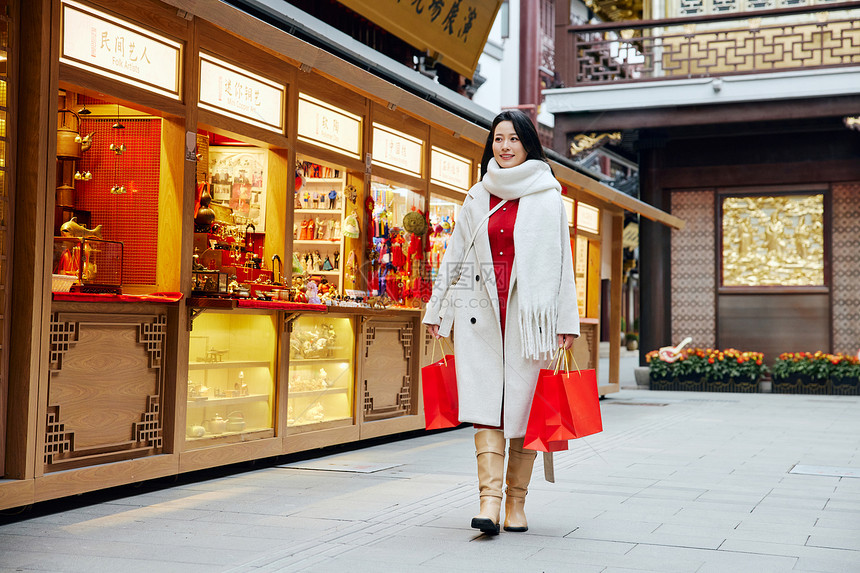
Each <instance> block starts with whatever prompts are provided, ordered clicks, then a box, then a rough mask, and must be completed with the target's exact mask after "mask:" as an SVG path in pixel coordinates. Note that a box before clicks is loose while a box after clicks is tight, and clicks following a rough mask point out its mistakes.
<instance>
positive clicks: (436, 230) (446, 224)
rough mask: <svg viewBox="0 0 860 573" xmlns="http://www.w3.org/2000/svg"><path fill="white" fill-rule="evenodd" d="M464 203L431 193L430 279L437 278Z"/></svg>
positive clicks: (429, 233)
mask: <svg viewBox="0 0 860 573" xmlns="http://www.w3.org/2000/svg"><path fill="white" fill-rule="evenodd" d="M461 206H462V203H461V202H459V201H455V200H453V199H449V198H448V197H443V196H441V195H435V194H432V195H430V214H429V215H430V217H429V221H430V227H429V229H428V231H427V232H428V240H429V243H430V248H429V251H428V253H427V261H428V263H429V265H430V280H431V281H435V280H436V274H437V273H438V272H439V265H440V264H441V263H442V257H443V256H444V255H445V249H447V248H448V241H450V239H451V235H452V233H453V232H454V225H455V223H456V221H457V215H458V214H459V212H460V207H461Z"/></svg>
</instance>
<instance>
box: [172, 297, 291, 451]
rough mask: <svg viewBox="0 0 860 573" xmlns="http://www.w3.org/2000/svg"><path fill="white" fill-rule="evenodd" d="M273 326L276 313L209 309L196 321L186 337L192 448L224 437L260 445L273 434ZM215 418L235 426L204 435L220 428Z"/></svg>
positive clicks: (276, 340) (188, 426)
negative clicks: (230, 421) (187, 339)
mask: <svg viewBox="0 0 860 573" xmlns="http://www.w3.org/2000/svg"><path fill="white" fill-rule="evenodd" d="M231 302H233V303H234V304H238V303H239V301H231ZM249 302H250V301H249ZM231 306H232V305H231ZM278 324H279V321H278V313H272V312H269V313H257V312H235V311H233V310H232V309H229V310H228V309H224V310H222V311H219V310H217V309H215V308H210V309H207V312H204V313H202V314H199V315H198V316H196V318H195V319H194V323H193V325H192V331H191V334H190V336H189V350H188V355H189V357H190V358H191V360H189V362H188V390H187V395H186V416H185V425H186V440H187V441H188V442H190V443H193V444H194V446H192V447H203V446H204V444H206V443H207V442H206V440H207V439H210V438H217V439H219V440H220V439H223V438H225V437H227V436H237V435H241V439H242V440H243V441H245V440H248V439H262V438H264V437H267V436H268V435H269V434H271V433H272V432H273V431H274V420H275V412H274V406H275V404H276V402H277V400H276V399H275V384H276V381H277V376H278V374H277V372H278V343H279V332H278ZM219 358H220V360H219ZM213 359H214V360H213ZM219 417H220V419H221V420H228V421H229V420H233V421H238V422H241V423H240V424H238V425H237V424H235V423H234V424H233V426H232V427H231V426H229V425H228V426H227V427H228V428H229V430H225V431H223V432H212V431H210V430H211V429H221V428H223V426H221V425H220V422H219ZM238 426H241V427H242V429H239V427H238ZM203 433H205V435H202V434H203ZM230 439H231V438H229V437H228V438H227V440H228V441H229V440H230ZM232 439H234V440H235V439H237V438H235V437H233V438H232Z"/></svg>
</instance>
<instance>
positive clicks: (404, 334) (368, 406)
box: [362, 321, 416, 420]
mask: <svg viewBox="0 0 860 573" xmlns="http://www.w3.org/2000/svg"><path fill="white" fill-rule="evenodd" d="M363 338H364V366H363V377H364V380H363V384H362V387H363V390H364V397H363V398H364V399H363V412H364V419H365V420H382V419H385V418H396V417H399V416H405V415H408V414H411V413H413V412H412V404H413V402H414V399H415V386H416V385H415V377H414V375H413V371H414V370H415V361H414V355H413V345H414V326H413V322H412V321H408V322H383V321H378V322H370V323H368V324H366V325H365V326H364V337H363ZM397 346H399V347H400V348H401V350H402V352H400V353H398V352H394V351H393V350H394V348H396V347H397Z"/></svg>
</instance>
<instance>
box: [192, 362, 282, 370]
mask: <svg viewBox="0 0 860 573" xmlns="http://www.w3.org/2000/svg"><path fill="white" fill-rule="evenodd" d="M271 365H272V363H271V362H270V361H268V360H224V361H222V362H189V363H188V369H189V370H216V369H219V368H268V367H269V366H271Z"/></svg>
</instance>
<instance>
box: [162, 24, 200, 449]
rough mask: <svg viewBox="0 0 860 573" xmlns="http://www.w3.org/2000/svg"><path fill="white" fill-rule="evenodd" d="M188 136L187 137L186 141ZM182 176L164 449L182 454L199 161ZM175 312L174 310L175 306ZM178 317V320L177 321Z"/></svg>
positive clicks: (191, 118) (191, 43)
mask: <svg viewBox="0 0 860 573" xmlns="http://www.w3.org/2000/svg"><path fill="white" fill-rule="evenodd" d="M197 28H198V22H197V20H196V19H195V20H193V21H192V22H191V26H190V30H189V32H188V35H189V39H188V43H187V44H186V45H185V52H184V54H183V57H184V60H185V61H184V62H183V64H184V66H183V67H184V69H185V77H184V80H183V85H182V90H183V93H184V94H186V96H185V97H186V106H185V131H186V133H194V134H196V133H197V94H198V93H200V92H199V76H200V70H199V61H200V59H199V58H198V46H199V43H200V40H199V33H198V30H197ZM184 139H185V138H183V141H184ZM184 164H185V169H184V171H183V178H182V191H183V193H182V196H181V198H180V199H181V201H180V210H181V219H180V220H181V224H180V228H181V236H180V241H179V242H180V246H179V261H178V265H179V290H180V291H181V292H182V293H183V294H184V295H185V297H184V298H183V299H182V300H181V301H180V303H179V305H178V306H177V307H176V309H175V315H174V314H169V315H168V318H169V320H168V323H167V339H168V341H170V342H169V343H168V345H167V362H168V364H170V365H173V366H174V368H172V369H168V371H167V376H166V377H165V389H164V391H165V396H166V397H167V399H166V400H165V407H164V413H163V415H164V420H165V424H164V425H165V437H164V452H165V453H178V452H181V451H182V446H183V444H184V443H185V412H186V407H187V402H186V400H187V398H186V396H187V395H188V336H189V334H190V332H189V330H190V326H189V320H188V318H187V317H188V309H187V307H186V306H185V305H186V301H187V300H188V297H189V296H191V280H190V277H191V260H192V259H191V257H192V255H193V254H194V195H195V193H196V191H197V164H196V163H195V162H192V161H189V160H188V159H186V161H184ZM171 311H172V312H173V309H171ZM174 319H175V320H174Z"/></svg>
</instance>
